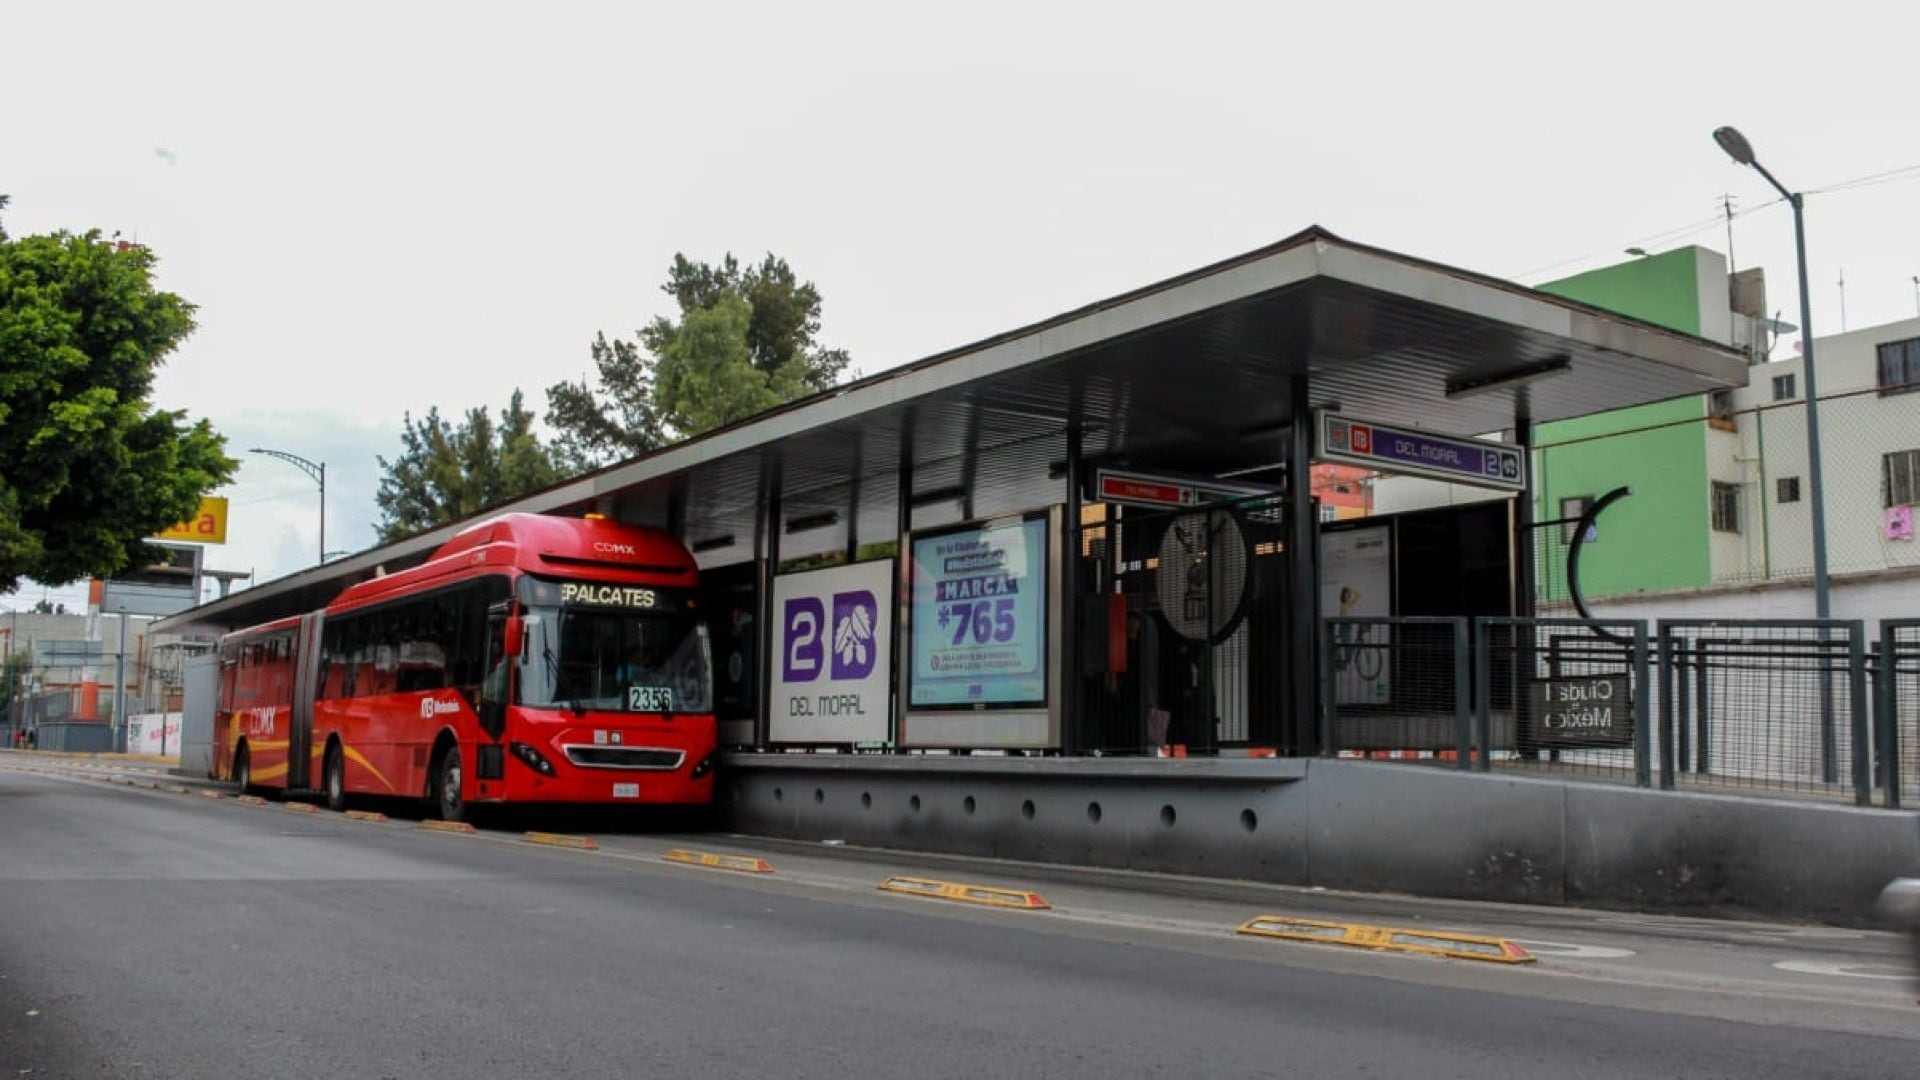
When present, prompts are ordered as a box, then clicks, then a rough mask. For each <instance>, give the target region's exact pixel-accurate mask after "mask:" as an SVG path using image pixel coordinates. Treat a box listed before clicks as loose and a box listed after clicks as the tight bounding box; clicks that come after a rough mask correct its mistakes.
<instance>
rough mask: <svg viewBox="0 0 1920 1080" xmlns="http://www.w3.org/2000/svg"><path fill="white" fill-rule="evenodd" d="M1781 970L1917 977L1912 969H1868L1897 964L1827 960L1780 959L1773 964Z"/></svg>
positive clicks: (1852, 976) (1851, 976) (1861, 976)
mask: <svg viewBox="0 0 1920 1080" xmlns="http://www.w3.org/2000/svg"><path fill="white" fill-rule="evenodd" d="M1773 966H1774V967H1776V968H1778V969H1780V970H1781V971H1791V972H1793V973H1795V974H1797V975H1827V976H1831V977H1833V978H1840V979H1887V980H1890V981H1904V980H1911V979H1913V978H1914V977H1915V975H1914V972H1912V971H1910V970H1900V971H1894V972H1886V971H1867V970H1863V969H1866V968H1889V967H1899V966H1900V965H1897V964H1872V963H1869V964H1836V963H1833V962H1831V961H1827V960H1779V961H1776V962H1775V963H1774V965H1773Z"/></svg>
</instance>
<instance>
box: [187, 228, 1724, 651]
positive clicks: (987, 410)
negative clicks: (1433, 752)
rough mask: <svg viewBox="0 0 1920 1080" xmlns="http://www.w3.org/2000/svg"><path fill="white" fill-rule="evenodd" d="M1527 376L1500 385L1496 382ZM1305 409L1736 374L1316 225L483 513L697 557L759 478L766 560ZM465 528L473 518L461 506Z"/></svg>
mask: <svg viewBox="0 0 1920 1080" xmlns="http://www.w3.org/2000/svg"><path fill="white" fill-rule="evenodd" d="M1526 372H1536V373H1550V374H1551V377H1547V378H1540V379H1537V380H1534V381H1530V382H1525V383H1524V384H1521V383H1515V382H1508V381H1507V378H1506V377H1507V376H1510V375H1513V374H1515V373H1526ZM1303 373H1304V374H1306V375H1307V377H1308V383H1309V386H1310V396H1311V399H1312V400H1311V402H1310V404H1311V406H1312V407H1314V408H1324V407H1329V406H1337V407H1338V408H1339V410H1340V411H1341V412H1343V413H1346V414H1349V415H1353V416H1359V417H1365V418H1368V419H1373V420H1378V421H1380V422H1382V423H1388V424H1395V425H1401V426H1407V427H1414V428H1423V429H1431V430H1438V431H1450V432H1498V431H1502V430H1506V429H1508V428H1510V427H1511V426H1512V424H1513V422H1514V417H1515V415H1516V406H1517V405H1518V404H1519V403H1520V400H1521V399H1520V398H1519V395H1525V398H1524V401H1525V403H1526V410H1527V412H1528V413H1529V414H1530V416H1531V418H1532V420H1533V421H1535V422H1543V421H1552V420H1560V419H1565V418H1568V417H1573V416H1582V415H1586V414H1590V413H1595V412H1600V411H1603V410H1607V409H1615V408H1621V407H1625V406H1629V405H1637V404H1642V403H1646V402H1651V401H1658V400H1664V399H1667V398H1673V397H1679V396H1683V395H1688V394H1698V393H1702V392H1705V391H1708V390H1714V389H1719V388H1722V387H1729V386H1740V385H1744V383H1745V382H1746V378H1747V362H1746V358H1745V356H1744V354H1742V353H1740V352H1738V351H1736V350H1734V349H1732V348H1730V347H1727V346H1723V345H1720V344H1716V343H1714V342H1711V341H1707V340H1705V339H1701V338H1696V337H1693V336H1690V335H1687V334H1683V333H1679V332H1676V331H1672V330H1668V329H1665V328H1662V327H1658V326H1654V325H1652V324H1649V323H1645V322H1641V321H1639V320H1636V319H1632V318H1628V317H1626V316H1622V315H1617V314H1614V313H1612V312H1608V311H1605V310H1602V309H1599V308H1595V307H1591V306H1588V305H1584V304H1580V303H1577V302H1574V301H1569V300H1564V299H1561V298H1559V297H1554V296H1549V295H1547V294H1544V293H1540V292H1535V291H1533V290H1531V289H1527V288H1525V287H1523V286H1520V285H1516V284H1513V283H1511V282H1507V281H1502V280H1499V279H1497V278H1491V277H1487V276H1483V275H1479V274H1474V273H1470V272H1467V271H1463V270H1459V269H1455V268H1452V267H1448V266H1443V265H1440V264H1437V263H1432V262H1427V261H1424V260H1420V259H1415V258H1411V257H1409V256H1406V255H1400V254H1396V253H1394V252H1390V251H1385V250H1382V249H1379V248H1373V247H1367V246H1364V245H1360V244H1355V243H1352V242H1350V241H1347V240H1343V239H1341V238H1339V237H1337V236H1335V235H1333V234H1332V233H1330V232H1327V231H1326V230H1324V229H1321V228H1318V227H1315V228H1310V229H1307V230H1305V231H1303V232H1300V233H1297V234H1295V235H1293V236H1290V237H1288V238H1286V239H1285V240H1282V241H1280V242H1278V243H1276V244H1272V245H1270V246H1268V247H1264V248H1261V249H1259V250H1257V251H1253V252H1249V253H1248V254H1245V255H1241V256H1239V257H1236V258H1233V259H1228V260H1226V261H1223V262H1220V263H1216V264H1214V265H1211V266H1207V267H1204V268H1202V269H1199V270H1195V271H1192V272H1190V273H1187V274H1183V275H1180V276H1179V277H1175V278H1170V279H1168V280H1166V281H1162V282H1159V283H1157V284H1154V285H1149V286H1147V287H1145V288H1142V289H1137V290H1135V291H1132V292H1129V293H1126V294H1123V295H1121V296H1116V297H1113V298H1111V299H1108V300H1103V301H1100V302H1098V303H1094V304H1089V305H1087V306H1085V307H1082V308H1080V309H1078V310H1075V311H1070V312H1067V313H1065V314H1063V315H1059V316H1056V317H1054V318H1051V319H1048V320H1046V321H1044V322H1040V323H1036V324H1033V325H1031V326H1026V327H1022V328H1020V329H1017V330H1013V331H1009V332H1007V333H1004V334H1000V335H997V336H995V337H992V338H988V339H987V340H985V341H981V342H977V343H975V344H972V345H967V346H964V347H962V348H958V349H953V350H950V351H947V352H944V353H940V354H937V355H935V356H930V357H927V358H926V359H923V360H919V361H916V362H913V363H909V364H905V365H902V366H900V367H897V368H894V369H892V370H889V371H886V372H883V373H881V374H878V375H874V376H870V377H868V378H865V379H862V380H860V381H858V382H854V383H851V384H848V385H846V386H840V387H835V388H833V389H831V390H828V391H825V392H823V393H820V394H816V395H814V396H812V397H808V398H805V399H802V400H799V401H795V402H792V403H790V404H788V405H785V406H782V407H780V408H777V409H774V410H771V411H769V412H766V413H763V414H761V415H759V416H756V417H753V418H752V419H749V420H745V421H742V422H739V423H736V424H732V425H730V426H728V427H724V428H721V429H718V430H715V431H711V432H708V433H706V434H704V435H700V436H698V437H696V438H692V439H688V440H686V441H684V442H681V443H677V444H675V445H673V446H670V447H667V448H665V449H663V450H660V451H657V452H655V453H651V454H648V455H646V456H643V457H639V458H635V459H633V460H630V461H626V462H622V463H620V464H617V465H613V466H609V467H607V468H604V469H601V470H598V471H596V472H592V473H588V474H585V475H582V476H579V477H576V478H574V479H572V480H568V481H566V482H564V483H561V484H558V485H555V486H553V487H551V488H548V489H546V490H543V491H539V492H535V493H533V494H530V495H526V496H524V497H522V498H519V499H516V500H513V501H511V502H509V503H507V504H504V505H501V506H498V507H495V508H492V509H491V510H489V511H487V512H486V514H483V515H476V518H477V517H481V516H487V515H489V514H493V513H501V512H507V511H527V512H534V513H579V512H583V511H586V510H591V509H600V510H603V511H607V512H610V513H612V514H613V515H614V516H616V517H619V518H621V519H622V520H627V521H634V522H641V523H647V524H656V525H666V526H668V527H673V528H677V530H678V531H679V532H680V534H681V535H682V536H683V537H684V538H685V539H686V540H687V542H688V543H689V544H691V545H692V546H693V547H694V549H695V551H696V552H697V553H699V557H700V561H701V564H702V566H705V567H711V566H717V565H727V564H730V563H737V562H743V561H747V560H750V559H753V558H755V557H756V551H757V550H758V549H757V548H756V529H758V528H760V526H761V517H762V512H763V507H765V506H766V505H767V504H768V503H769V501H770V499H769V496H770V495H772V494H773V493H774V491H775V490H776V488H777V492H778V496H779V499H778V501H779V505H780V507H781V516H782V519H783V533H784V535H783V536H782V538H781V541H782V542H781V555H782V556H783V557H788V558H791V557H798V556H804V555H809V554H817V553H820V552H824V551H833V550H839V549H841V548H844V547H848V546H851V544H852V543H871V542H874V541H879V540H887V539H893V538H894V537H895V536H896V535H897V525H898V522H899V516H898V514H897V512H896V503H897V500H898V492H899V490H900V486H899V478H900V477H901V476H902V474H903V472H904V473H905V474H906V475H908V476H910V478H911V491H912V493H913V494H912V503H913V505H914V507H915V509H914V510H913V518H912V521H913V524H914V527H916V528H919V527H928V526H933V525H939V524H945V523H948V522H953V521H960V520H964V519H966V518H969V517H975V516H985V515H991V514H998V513H1003V512H1011V511H1015V510H1025V509H1032V508H1035V507H1038V506H1045V505H1049V504H1052V503H1057V502H1062V501H1064V500H1065V480H1064V476H1065V475H1066V470H1065V468H1064V462H1065V458H1066V454H1067V438H1068V437H1067V429H1068V428H1069V426H1071V425H1078V426H1079V428H1080V430H1081V432H1082V448H1083V457H1084V459H1085V460H1087V461H1099V462H1113V463H1130V464H1134V465H1138V466H1151V467H1157V468H1163V469H1174V470H1179V471H1181V472H1187V473H1194V474H1204V475H1214V476H1218V475H1224V474H1229V473H1233V474H1243V475H1244V474H1249V473H1255V472H1258V471H1260V470H1263V469H1268V468H1272V467H1275V466H1276V465H1277V464H1278V463H1279V462H1280V461H1281V460H1282V459H1283V457H1284V453H1285V450H1284V447H1285V445H1286V428H1287V426H1288V423H1289V417H1291V416H1292V415H1293V414H1294V410H1293V406H1294V403H1293V402H1292V401H1290V400H1289V396H1288V395H1289V386H1290V384H1291V382H1292V379H1293V377H1294V376H1296V375H1300V374H1303ZM469 520H471V519H469ZM465 524H467V522H460V523H456V524H452V525H448V526H444V527H442V528H439V529H435V530H432V531H429V532H426V533H423V534H420V535H418V536H414V537H411V538H409V539H406V540H403V541H400V542H398V543H394V544H389V545H386V546H383V547H379V548H373V549H370V550H368V551H364V552H360V553H358V554H355V555H352V556H349V557H347V558H343V559H339V560H336V561H334V562H330V563H327V564H325V565H323V566H317V567H314V568H312V569H309V570H306V571H302V572H300V573H297V574H293V575H290V576H288V577H285V578H281V579H279V580H277V581H272V582H267V583H265V584H262V585H259V586H257V587H255V588H252V589H247V590H245V591H243V592H238V593H235V594H233V595H231V596H229V597H226V598H224V599H221V600H218V601H214V602H211V603H208V604H204V605H201V606H200V607H197V608H194V609H191V610H189V611H186V612H183V613H181V614H179V615H176V616H173V617H171V618H168V619H165V620H163V621H161V622H160V623H159V624H158V625H157V626H156V629H158V630H160V631H163V632H181V631H192V630H202V631H205V630H226V629H232V628H237V627H240V626H246V625H251V624H254V623H258V622H262V621H265V620H267V619H270V618H275V617H278V616H281V615H285V614H289V613H292V612H294V611H300V610H309V609H313V608H318V607H320V606H322V605H323V604H325V603H326V601H327V600H329V599H331V598H332V597H333V596H334V595H335V594H336V593H338V592H339V591H340V590H341V589H343V588H345V587H346V586H347V585H349V584H351V583H353V582H355V581H358V580H363V579H364V578H366V577H369V576H371V575H373V574H375V573H376V572H378V570H379V569H385V570H387V571H392V570H395V569H400V568H404V567H406V566H410V565H414V564H416V563H418V562H420V561H422V560H424V559H425V558H426V557H427V556H428V555H429V554H430V553H431V552H432V551H433V550H434V549H436V548H438V547H439V546H440V545H441V544H442V543H444V542H445V541H446V540H447V539H449V538H450V537H452V536H453V534H454V533H455V532H456V531H458V530H459V529H460V528H461V527H463V526H464V525H465Z"/></svg>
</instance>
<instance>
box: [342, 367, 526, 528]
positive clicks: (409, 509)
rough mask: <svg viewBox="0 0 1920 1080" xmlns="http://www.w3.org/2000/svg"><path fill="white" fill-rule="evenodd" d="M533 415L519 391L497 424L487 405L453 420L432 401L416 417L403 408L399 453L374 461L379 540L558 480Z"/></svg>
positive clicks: (443, 521)
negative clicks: (378, 473)
mask: <svg viewBox="0 0 1920 1080" xmlns="http://www.w3.org/2000/svg"><path fill="white" fill-rule="evenodd" d="M533 419H534V417H533V413H531V412H529V411H528V410H527V408H526V407H525V405H524V404H523V403H522V399H521V395H520V391H518V390H515V391H514V392H513V397H512V399H511V400H510V401H509V402H508V403H507V407H506V408H505V409H503V410H501V413H500V419H499V422H498V423H495V421H494V418H493V416H492V415H491V414H489V413H488V412H487V410H486V409H485V408H475V409H468V410H467V413H466V416H465V418H464V419H462V420H461V422H460V423H459V424H458V425H455V424H453V423H452V422H451V421H449V420H447V418H446V417H443V416H441V415H440V410H439V408H437V407H435V408H431V409H428V410H427V415H426V416H424V417H422V418H421V419H420V420H419V421H418V422H415V421H414V419H413V415H412V414H411V413H409V414H408V415H407V419H406V429H405V430H404V431H402V432H401V433H400V456H399V457H397V458H395V459H393V460H392V461H388V460H387V459H386V458H380V459H379V461H380V467H381V468H383V469H385V470H386V471H387V475H386V476H384V477H382V478H381V480H380V490H379V492H378V493H377V494H375V496H374V499H375V501H376V502H377V503H378V504H379V507H380V515H381V520H380V524H379V529H380V542H381V543H383V544H384V543H390V542H392V541H394V540H398V539H400V538H401V537H404V536H411V535H413V534H414V533H417V532H423V531H425V530H427V529H431V528H433V527H435V526H437V525H444V524H446V523H447V522H449V521H458V520H459V519H461V518H464V517H468V516H470V515H472V514H475V513H478V512H479V511H481V510H484V509H486V508H487V507H489V506H495V505H497V504H499V503H503V502H506V501H507V500H508V499H512V498H514V497H515V496H518V495H524V494H526V493H527V492H529V491H537V490H539V489H540V488H543V487H547V486H548V485H550V484H553V483H556V482H558V481H559V480H560V478H561V476H562V473H561V470H560V467H559V465H558V464H556V462H555V461H554V454H553V451H552V450H551V449H549V448H548V447H546V446H544V445H542V444H541V442H540V439H539V437H538V436H537V435H535V434H534V432H533Z"/></svg>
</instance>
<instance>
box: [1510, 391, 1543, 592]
mask: <svg viewBox="0 0 1920 1080" xmlns="http://www.w3.org/2000/svg"><path fill="white" fill-rule="evenodd" d="M1513 441H1514V444H1515V445H1517V446H1519V447H1520V460H1521V461H1522V462H1523V463H1524V464H1523V471H1524V473H1525V475H1526V479H1527V482H1526V484H1525V486H1523V487H1522V488H1521V489H1520V494H1519V495H1517V496H1515V497H1514V500H1513V613H1514V615H1515V616H1517V617H1519V618H1522V619H1531V618H1533V615H1534V610H1535V597H1537V596H1538V595H1539V582H1538V581H1537V580H1536V578H1537V574H1538V569H1537V567H1536V566H1535V565H1534V562H1535V559H1534V539H1535V538H1534V535H1533V534H1534V527H1533V521H1534V512H1533V497H1534V487H1533V484H1534V477H1533V409H1532V405H1531V404H1530V403H1529V402H1528V401H1527V389H1526V387H1521V388H1520V391H1519V395H1518V397H1516V398H1515V399H1514V404H1513Z"/></svg>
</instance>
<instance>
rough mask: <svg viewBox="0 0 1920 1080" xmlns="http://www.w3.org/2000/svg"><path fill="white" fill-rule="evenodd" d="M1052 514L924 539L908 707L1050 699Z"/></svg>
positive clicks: (1033, 703)
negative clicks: (1049, 538)
mask: <svg viewBox="0 0 1920 1080" xmlns="http://www.w3.org/2000/svg"><path fill="white" fill-rule="evenodd" d="M1047 556H1048V547H1047V519H1046V518H1045V517H1044V516H1035V517H1029V518H1024V519H1019V520H1011V521H1000V522H991V523H988V524H984V525H973V526H966V527H963V528H960V529H953V530H948V531H944V532H939V533H934V534H930V535H922V536H918V537H915V538H914V541H913V548H912V558H913V567H912V571H913V593H912V601H913V602H912V608H911V611H912V629H913V633H912V635H911V638H910V641H911V649H910V656H909V662H908V676H909V678H908V687H909V689H908V704H909V706H910V707H912V708H915V709H954V710H959V709H992V708H1009V709H1015V708H1037V707H1041V706H1044V705H1046V704H1047V614H1048V594H1047Z"/></svg>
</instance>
